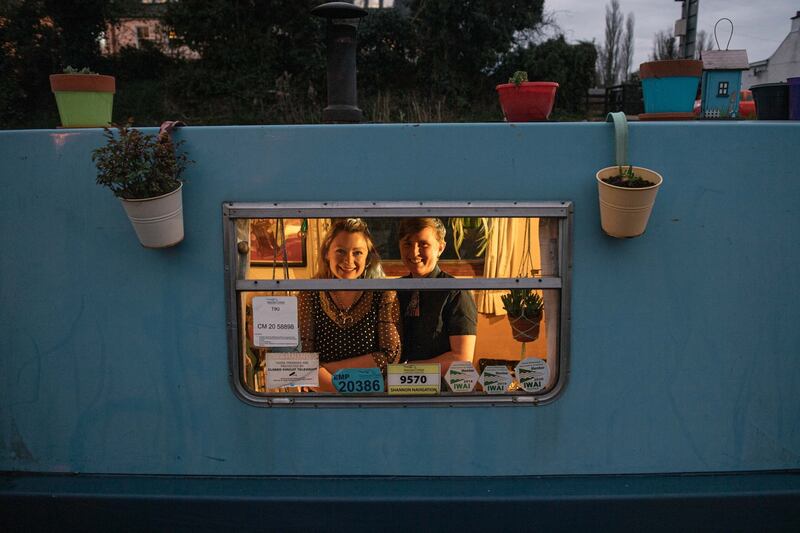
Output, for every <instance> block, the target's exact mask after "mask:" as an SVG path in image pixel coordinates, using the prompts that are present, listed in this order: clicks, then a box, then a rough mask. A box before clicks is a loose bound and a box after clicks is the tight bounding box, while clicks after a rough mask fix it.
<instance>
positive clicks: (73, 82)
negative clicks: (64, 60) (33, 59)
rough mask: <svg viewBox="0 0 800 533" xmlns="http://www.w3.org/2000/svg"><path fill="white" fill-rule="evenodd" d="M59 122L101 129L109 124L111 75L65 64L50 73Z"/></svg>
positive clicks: (113, 82)
mask: <svg viewBox="0 0 800 533" xmlns="http://www.w3.org/2000/svg"><path fill="white" fill-rule="evenodd" d="M50 88H51V89H52V91H53V94H55V97H56V104H57V105H58V114H59V116H60V117H61V125H62V126H63V127H65V128H100V127H106V126H108V125H109V124H111V110H112V108H113V107H114V92H115V90H116V82H115V80H114V77H113V76H104V75H102V74H96V73H94V72H92V71H90V70H89V69H88V68H84V69H81V70H77V69H74V68H72V67H67V68H65V69H64V73H63V74H52V75H51V76H50Z"/></svg>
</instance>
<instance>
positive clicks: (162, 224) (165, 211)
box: [120, 184, 183, 248]
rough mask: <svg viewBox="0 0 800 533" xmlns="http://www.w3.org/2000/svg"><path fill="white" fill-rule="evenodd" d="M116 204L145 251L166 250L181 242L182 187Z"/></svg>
mask: <svg viewBox="0 0 800 533" xmlns="http://www.w3.org/2000/svg"><path fill="white" fill-rule="evenodd" d="M120 202H122V207H123V208H124V209H125V213H127V215H128V218H129V219H130V221H131V224H133V229H134V230H135V231H136V236H137V237H138V238H139V242H140V243H142V246H144V247H145V248H168V247H170V246H175V245H176V244H178V243H179V242H181V241H182V240H183V184H181V186H180V187H178V188H177V189H175V190H174V191H172V192H169V193H167V194H164V195H162V196H157V197H155V198H142V199H136V200H126V199H124V198H120Z"/></svg>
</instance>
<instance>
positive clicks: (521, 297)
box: [500, 289, 544, 322]
mask: <svg viewBox="0 0 800 533" xmlns="http://www.w3.org/2000/svg"><path fill="white" fill-rule="evenodd" d="M500 299H501V300H502V301H503V308H504V309H505V310H506V313H508V316H509V317H511V318H520V317H525V318H528V319H530V320H533V321H534V322H535V321H537V320H540V319H541V318H542V312H543V310H544V301H543V300H542V297H541V296H539V293H537V292H536V291H534V290H533V289H511V290H509V291H508V294H504V295H503V296H501V297H500Z"/></svg>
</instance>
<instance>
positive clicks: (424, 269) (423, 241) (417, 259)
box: [400, 227, 444, 278]
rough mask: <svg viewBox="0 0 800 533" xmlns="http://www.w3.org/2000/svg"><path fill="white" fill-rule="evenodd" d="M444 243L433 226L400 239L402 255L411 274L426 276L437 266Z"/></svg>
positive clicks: (418, 276)
mask: <svg viewBox="0 0 800 533" xmlns="http://www.w3.org/2000/svg"><path fill="white" fill-rule="evenodd" d="M443 250H444V243H443V242H439V240H438V239H437V238H436V231H435V230H434V229H433V228H430V227H425V228H422V229H421V230H420V231H418V232H416V233H410V234H408V235H406V236H404V237H403V238H402V239H400V257H401V258H402V259H403V264H404V265H405V266H406V268H407V269H408V271H409V272H411V276H412V277H414V278H421V277H425V276H427V275H428V274H430V273H431V272H433V269H434V268H436V263H438V262H439V256H440V255H441V253H442V251H443Z"/></svg>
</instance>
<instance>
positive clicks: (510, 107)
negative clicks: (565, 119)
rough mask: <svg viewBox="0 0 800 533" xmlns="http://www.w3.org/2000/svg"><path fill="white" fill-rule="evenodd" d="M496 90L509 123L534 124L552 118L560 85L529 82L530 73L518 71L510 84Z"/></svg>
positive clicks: (503, 84)
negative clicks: (551, 114)
mask: <svg viewBox="0 0 800 533" xmlns="http://www.w3.org/2000/svg"><path fill="white" fill-rule="evenodd" d="M496 89H497V94H498V96H499V98H500V107H502V108H503V114H504V115H505V117H506V120H507V121H508V122H533V121H537V120H547V118H548V117H549V116H550V112H551V111H553V104H554V103H555V100H556V90H557V89H558V83H556V82H554V81H528V73H527V72H525V71H524V70H518V71H516V72H515V73H514V75H513V76H512V77H511V78H509V79H508V83H502V84H500V85H498V86H497V87H496Z"/></svg>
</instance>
